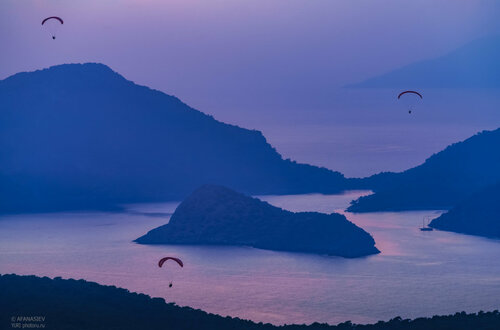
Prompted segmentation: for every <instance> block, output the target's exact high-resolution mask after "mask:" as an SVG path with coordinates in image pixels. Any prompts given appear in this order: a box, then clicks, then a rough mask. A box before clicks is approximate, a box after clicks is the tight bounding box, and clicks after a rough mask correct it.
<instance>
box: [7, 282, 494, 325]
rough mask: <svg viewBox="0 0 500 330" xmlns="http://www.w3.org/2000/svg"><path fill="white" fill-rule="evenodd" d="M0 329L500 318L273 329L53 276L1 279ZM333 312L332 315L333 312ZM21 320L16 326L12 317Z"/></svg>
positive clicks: (487, 321) (485, 322)
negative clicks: (24, 325)
mask: <svg viewBox="0 0 500 330" xmlns="http://www.w3.org/2000/svg"><path fill="white" fill-rule="evenodd" d="M0 292H2V299H0V327H1V328H2V329H10V328H12V324H13V323H14V324H15V323H21V324H24V323H25V324H38V325H40V324H44V326H45V328H46V329H61V330H63V329H64V330H100V329H102V330H104V329H106V330H107V329H121V330H132V329H136V330H139V329H140V330H142V329H184V330H199V329H204V330H211V329H213V330H226V329H227V330H229V329H231V330H234V329H246V330H279V329H282V330H300V329H307V330H325V329H331V330H354V329H363V330H429V329H449V330H470V329H477V330H479V329H484V330H487V329H488V330H489V329H491V330H493V329H498V328H500V313H499V312H498V311H493V312H482V311H481V312H479V313H472V314H466V313H465V312H461V313H456V314H454V315H448V316H433V317H432V318H417V319H415V320H405V319H402V318H400V317H396V318H394V319H392V320H390V321H387V322H383V321H380V322H377V323H376V324H367V325H357V324H353V323H351V322H349V321H348V322H344V323H340V324H338V325H336V326H333V325H328V324H325V323H313V324H311V325H304V324H303V325H284V326H274V325H272V324H269V323H255V322H252V321H248V320H242V319H240V318H237V317H229V316H227V317H222V316H220V315H216V314H209V313H206V312H204V311H202V310H199V309H192V308H190V307H179V306H177V305H175V304H173V303H166V302H165V300H164V299H163V298H151V297H150V296H147V295H145V294H138V293H133V292H129V291H128V290H126V289H121V288H117V287H115V286H104V285H100V284H97V283H94V282H88V281H85V280H73V279H61V278H60V277H56V278H54V279H50V278H48V277H37V276H19V275H15V274H8V275H0ZM333 312H334V311H332V313H333ZM18 316H21V320H20V321H19V322H18V321H17V317H18ZM23 316H26V317H33V316H41V317H43V319H42V320H40V321H22V317H23Z"/></svg>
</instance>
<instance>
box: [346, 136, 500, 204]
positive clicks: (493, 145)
mask: <svg viewBox="0 0 500 330" xmlns="http://www.w3.org/2000/svg"><path fill="white" fill-rule="evenodd" d="M499 146H500V128H499V129H496V130H494V131H483V132H481V133H478V134H476V135H474V136H472V137H470V138H468V139H466V140H465V141H462V142H459V143H455V144H452V145H450V146H448V147H447V148H446V149H444V150H443V151H441V152H439V153H437V154H434V155H432V156H431V157H429V158H428V159H427V160H426V161H425V162H424V163H423V164H422V165H419V166H417V167H414V168H412V169H409V170H406V171H404V172H401V173H380V174H377V175H373V176H371V177H368V178H364V179H355V180H354V181H355V182H357V183H356V184H357V185H358V186H359V187H365V188H369V189H372V190H373V191H374V192H375V193H374V194H373V195H368V196H363V197H361V198H359V199H358V200H356V201H353V202H352V203H351V206H350V207H349V208H348V209H347V210H348V211H350V212H376V211H403V210H422V209H449V208H452V207H453V206H455V205H457V204H458V203H459V202H460V201H462V200H464V199H465V198H467V197H468V196H471V195H472V194H474V193H475V192H477V191H479V190H481V189H483V188H485V187H487V186H488V185H492V184H494V183H496V182H500V171H499V166H500V147H499ZM497 196H498V195H497Z"/></svg>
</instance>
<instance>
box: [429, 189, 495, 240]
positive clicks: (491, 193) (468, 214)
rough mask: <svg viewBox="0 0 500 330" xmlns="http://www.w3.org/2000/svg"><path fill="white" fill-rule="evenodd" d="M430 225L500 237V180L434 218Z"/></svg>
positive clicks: (441, 228) (459, 231) (443, 228)
mask: <svg viewBox="0 0 500 330" xmlns="http://www.w3.org/2000/svg"><path fill="white" fill-rule="evenodd" d="M430 226H431V227H433V228H436V229H440V230H448V231H454V232H457V233H463V234H470V235H479V236H484V237H490V238H500V182H499V183H497V184H495V185H492V186H488V187H486V188H484V189H482V190H480V191H479V192H477V193H475V194H473V195H472V196H471V197H469V198H467V199H466V200H464V201H462V202H460V203H458V205H457V206H455V207H453V208H452V209H451V210H450V211H449V212H447V213H444V214H442V215H441V216H440V217H438V218H436V219H434V220H433V221H432V222H431V223H430Z"/></svg>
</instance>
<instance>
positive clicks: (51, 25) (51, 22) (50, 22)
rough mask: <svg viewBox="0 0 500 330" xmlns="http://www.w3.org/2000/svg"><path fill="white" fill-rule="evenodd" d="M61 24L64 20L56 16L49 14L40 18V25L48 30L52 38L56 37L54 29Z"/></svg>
mask: <svg viewBox="0 0 500 330" xmlns="http://www.w3.org/2000/svg"><path fill="white" fill-rule="evenodd" d="M62 24H64V21H63V20H62V18H61V17H58V16H50V17H47V18H45V19H44V20H42V26H43V27H45V28H47V29H48V30H49V32H50V34H51V36H52V39H55V38H56V31H57V29H58V28H59V27H60V26H61V25H62Z"/></svg>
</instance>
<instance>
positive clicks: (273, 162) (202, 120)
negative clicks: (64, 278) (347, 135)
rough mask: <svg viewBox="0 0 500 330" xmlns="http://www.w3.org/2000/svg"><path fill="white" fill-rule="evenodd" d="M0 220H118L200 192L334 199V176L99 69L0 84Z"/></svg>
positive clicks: (75, 68)
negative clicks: (109, 215)
mask: <svg viewBox="0 0 500 330" xmlns="http://www.w3.org/2000/svg"><path fill="white" fill-rule="evenodd" d="M0 95H2V97H1V98H0V109H2V110H1V111H0V131H1V134H2V138H1V139H0V149H1V150H2V157H1V158H0V213H22V212H43V211H62V210H74V209H105V210H116V209H117V207H116V205H117V204H121V203H134V202H155V201H167V200H180V199H182V198H184V197H186V196H187V195H188V194H189V193H190V192H191V191H193V190H194V189H195V188H197V187H198V186H200V185H202V184H204V183H209V182H213V183H217V184H222V185H225V186H228V187H231V188H233V189H237V190H239V191H243V192H245V193H250V194H290V193H309V192H322V193H338V192H340V191H342V190H344V189H345V188H346V187H347V180H346V179H345V178H344V176H343V175H342V174H341V173H339V172H334V171H331V170H328V169H326V168H319V167H315V166H310V165H306V164H299V163H296V162H294V161H292V160H289V159H283V158H282V157H281V155H280V154H279V153H278V152H276V150H275V149H274V148H273V147H272V146H271V145H269V143H267V141H266V139H265V138H264V136H263V135H262V133H261V132H259V131H256V130H248V129H243V128H240V127H238V126H234V125H228V124H225V123H222V122H220V121H217V120H215V119H214V118H213V117H211V116H209V115H206V114H204V113H202V112H200V111H197V110H195V109H193V108H191V107H189V106H188V105H186V104H184V103H183V102H181V101H180V100H179V99H178V98H176V97H173V96H170V95H167V94H165V93H162V92H160V91H157V90H152V89H150V88H147V87H144V86H139V85H136V84H134V83H133V82H131V81H128V80H126V79H125V78H124V77H122V76H121V75H119V74H118V73H116V72H114V71H112V70H111V69H110V68H109V67H107V66H105V65H103V64H96V63H86V64H66V65H58V66H54V67H51V68H48V69H44V70H39V71H34V72H24V73H18V74H15V75H13V76H11V77H8V78H6V79H4V80H1V81H0Z"/></svg>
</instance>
